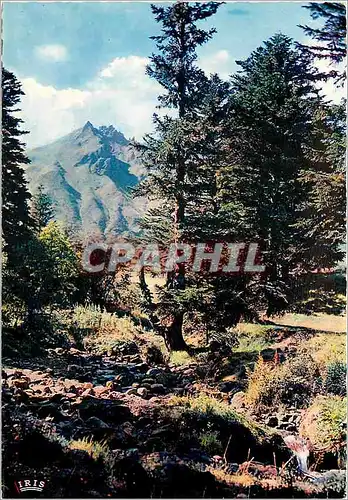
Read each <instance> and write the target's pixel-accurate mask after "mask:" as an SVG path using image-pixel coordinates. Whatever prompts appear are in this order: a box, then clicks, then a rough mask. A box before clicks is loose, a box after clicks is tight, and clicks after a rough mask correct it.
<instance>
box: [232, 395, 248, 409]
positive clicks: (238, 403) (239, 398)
mask: <svg viewBox="0 0 348 500" xmlns="http://www.w3.org/2000/svg"><path fill="white" fill-rule="evenodd" d="M231 406H233V408H236V409H241V408H244V407H245V393H244V392H243V391H239V392H236V394H234V395H233V397H232V399H231Z"/></svg>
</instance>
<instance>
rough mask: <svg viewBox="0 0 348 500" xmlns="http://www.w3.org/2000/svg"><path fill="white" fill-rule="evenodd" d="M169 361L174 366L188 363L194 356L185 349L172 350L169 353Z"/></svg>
mask: <svg viewBox="0 0 348 500" xmlns="http://www.w3.org/2000/svg"><path fill="white" fill-rule="evenodd" d="M170 362H171V363H173V365H176V366H182V365H189V364H190V363H192V362H194V358H192V356H190V355H189V353H188V352H186V351H172V352H171V353H170Z"/></svg>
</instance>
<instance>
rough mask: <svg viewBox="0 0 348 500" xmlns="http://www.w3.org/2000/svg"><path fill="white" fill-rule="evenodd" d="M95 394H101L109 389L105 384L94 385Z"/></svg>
mask: <svg viewBox="0 0 348 500" xmlns="http://www.w3.org/2000/svg"><path fill="white" fill-rule="evenodd" d="M93 390H94V394H95V395H96V396H99V395H100V394H103V393H104V392H105V391H107V388H106V387H104V386H103V385H97V386H96V387H94V389H93Z"/></svg>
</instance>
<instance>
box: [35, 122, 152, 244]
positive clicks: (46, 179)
mask: <svg viewBox="0 0 348 500" xmlns="http://www.w3.org/2000/svg"><path fill="white" fill-rule="evenodd" d="M27 154H28V157H29V158H30V160H31V163H30V164H29V165H28V166H26V167H25V171H26V176H27V179H28V181H29V189H30V191H31V192H32V193H35V191H36V190H37V188H38V186H39V185H40V184H42V185H43V186H44V189H45V191H46V192H47V194H49V196H50V197H51V199H52V201H53V204H54V207H55V211H56V217H57V220H59V221H62V222H63V223H64V224H65V225H66V226H68V227H74V228H75V229H78V230H80V231H82V232H83V233H84V234H85V235H91V234H95V233H103V234H107V235H116V234H121V233H122V234H125V233H133V232H136V231H137V229H138V228H137V219H139V217H140V216H141V213H142V212H143V210H144V203H145V200H142V199H137V200H133V199H132V197H131V188H133V187H135V186H136V185H137V184H138V182H139V177H140V176H141V174H142V169H141V165H140V164H139V163H138V162H137V159H136V156H135V154H134V151H133V150H132V148H131V147H130V145H129V141H128V140H127V139H126V138H125V137H124V135H123V134H122V133H121V132H118V131H117V130H116V129H115V128H114V127H112V126H110V127H104V126H103V127H99V128H96V127H94V126H93V125H92V124H91V123H90V122H87V123H86V124H85V125H84V127H83V128H81V129H78V130H75V131H74V132H71V133H70V134H68V135H66V136H64V137H62V138H60V139H58V140H57V141H55V142H53V143H51V144H48V145H45V146H42V147H39V148H35V149H32V150H29V151H28V152H27Z"/></svg>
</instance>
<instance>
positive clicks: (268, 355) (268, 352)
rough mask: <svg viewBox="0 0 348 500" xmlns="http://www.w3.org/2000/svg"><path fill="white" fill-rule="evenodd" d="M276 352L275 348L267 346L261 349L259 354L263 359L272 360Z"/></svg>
mask: <svg viewBox="0 0 348 500" xmlns="http://www.w3.org/2000/svg"><path fill="white" fill-rule="evenodd" d="M276 352H277V351H276V349H271V348H267V349H262V351H261V352H260V355H261V356H262V358H263V360H264V361H273V360H274V356H275V354H276Z"/></svg>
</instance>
